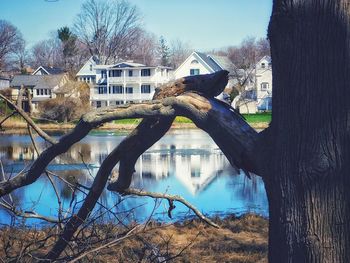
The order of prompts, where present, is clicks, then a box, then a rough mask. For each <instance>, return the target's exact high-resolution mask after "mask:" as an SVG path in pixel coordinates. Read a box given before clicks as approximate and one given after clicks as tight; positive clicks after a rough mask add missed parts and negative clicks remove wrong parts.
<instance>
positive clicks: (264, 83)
mask: <svg viewBox="0 0 350 263" xmlns="http://www.w3.org/2000/svg"><path fill="white" fill-rule="evenodd" d="M255 89H256V100H257V108H258V110H271V108H272V105H271V102H272V67H271V58H270V57H269V56H264V57H263V58H262V59H260V60H259V62H258V63H257V64H256V67H255Z"/></svg>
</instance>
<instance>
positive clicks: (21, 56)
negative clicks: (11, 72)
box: [10, 39, 29, 74]
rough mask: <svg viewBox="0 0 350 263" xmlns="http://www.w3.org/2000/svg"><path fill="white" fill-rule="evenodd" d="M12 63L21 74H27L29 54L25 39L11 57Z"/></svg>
mask: <svg viewBox="0 0 350 263" xmlns="http://www.w3.org/2000/svg"><path fill="white" fill-rule="evenodd" d="M10 60H11V63H12V64H13V66H14V67H15V68H16V70H18V71H19V72H21V73H22V74H25V73H26V66H27V65H28V63H29V52H28V50H27V48H26V42H25V41H24V39H22V40H21V41H19V44H18V47H17V49H16V50H15V51H14V52H13V55H12V56H11V59H10Z"/></svg>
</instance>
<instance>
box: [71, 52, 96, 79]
mask: <svg viewBox="0 0 350 263" xmlns="http://www.w3.org/2000/svg"><path fill="white" fill-rule="evenodd" d="M99 63H100V61H99V60H98V59H97V57H95V56H92V57H90V58H89V59H88V61H86V62H85V64H84V65H83V66H82V67H81V69H80V70H79V72H78V73H77V75H76V77H77V80H79V81H84V82H86V83H92V84H94V83H95V82H96V70H95V67H96V65H97V64H99Z"/></svg>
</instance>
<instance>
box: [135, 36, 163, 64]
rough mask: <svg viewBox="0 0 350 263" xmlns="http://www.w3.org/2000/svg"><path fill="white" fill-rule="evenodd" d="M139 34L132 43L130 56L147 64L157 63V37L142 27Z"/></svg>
mask: <svg viewBox="0 0 350 263" xmlns="http://www.w3.org/2000/svg"><path fill="white" fill-rule="evenodd" d="M137 34H138V37H137V39H136V41H135V42H134V43H132V49H131V50H130V52H131V54H130V55H129V57H128V58H129V59H132V60H134V61H136V62H139V63H142V64H145V65H155V64H156V58H155V57H156V49H157V37H156V36H155V35H154V34H153V33H150V32H147V31H145V30H142V29H139V30H138V33H137Z"/></svg>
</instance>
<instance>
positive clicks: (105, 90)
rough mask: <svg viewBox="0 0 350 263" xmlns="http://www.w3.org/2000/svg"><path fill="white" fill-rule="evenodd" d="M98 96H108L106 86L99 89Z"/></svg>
mask: <svg viewBox="0 0 350 263" xmlns="http://www.w3.org/2000/svg"><path fill="white" fill-rule="evenodd" d="M98 94H107V87H106V86H100V87H98Z"/></svg>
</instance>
